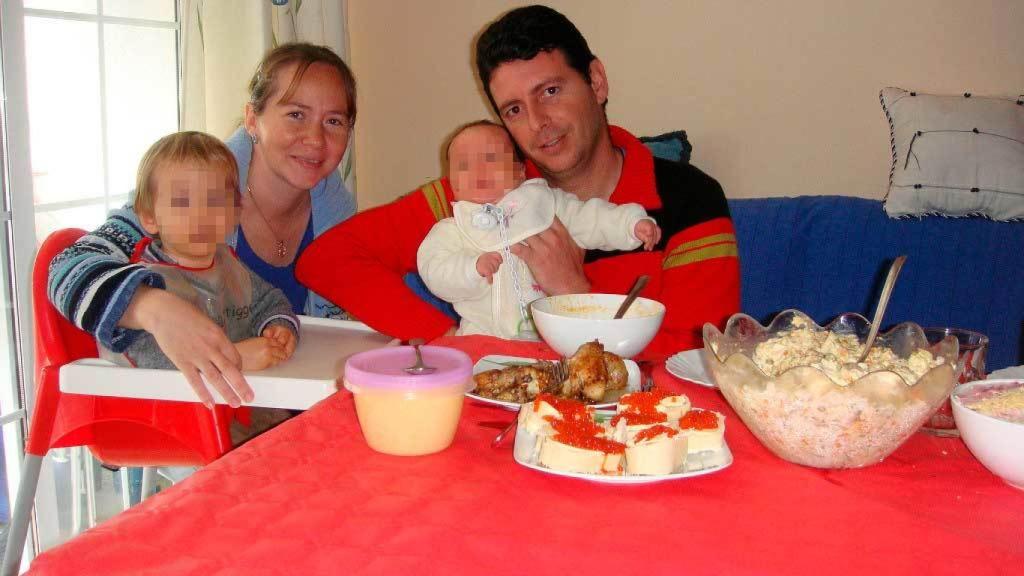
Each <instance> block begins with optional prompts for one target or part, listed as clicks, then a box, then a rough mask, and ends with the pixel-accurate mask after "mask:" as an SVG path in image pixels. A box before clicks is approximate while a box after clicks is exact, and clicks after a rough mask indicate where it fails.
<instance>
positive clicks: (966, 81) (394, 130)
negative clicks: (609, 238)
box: [349, 0, 1024, 208]
mask: <svg viewBox="0 0 1024 576" xmlns="http://www.w3.org/2000/svg"><path fill="white" fill-rule="evenodd" d="M547 3H548V4H549V5H550V6H552V7H554V8H555V9H557V10H559V11H561V12H563V13H564V14H566V15H567V16H568V17H569V18H570V19H571V20H572V21H573V22H574V23H575V24H576V25H577V27H579V29H580V30H581V31H582V32H583V34H584V36H585V37H586V38H587V40H588V42H589V43H590V45H591V49H592V50H593V51H594V52H595V53H596V54H597V55H598V57H600V58H601V59H602V60H603V61H604V63H605V66H606V68H607V70H608V73H609V77H610V83H611V95H610V104H609V107H608V113H609V118H610V119H611V121H612V122H613V123H616V124H619V125H622V126H624V127H626V128H628V129H630V130H632V131H633V132H635V133H637V134H654V133H659V132H664V131H668V130H673V129H680V128H681V129H685V130H686V131H687V132H688V133H689V135H690V140H691V142H692V143H693V145H694V156H693V162H694V164H696V165H697V166H699V167H701V168H702V169H704V170H705V171H707V172H708V173H710V174H712V175H713V176H715V177H716V178H718V179H719V181H721V182H722V185H723V186H724V187H725V190H726V194H727V195H728V196H730V197H757V196H787V195H803V194H843V195H854V196H865V197H877V198H880V197H882V195H883V194H884V192H885V186H886V183H887V178H888V172H889V157H890V156H889V136H888V126H887V124H886V122H885V119H884V116H883V114H882V111H881V107H880V106H879V103H878V90H879V89H880V88H882V87H883V86H901V87H904V88H907V89H914V90H919V91H924V92H948V93H961V92H964V91H971V92H973V93H975V94H997V95H1017V94H1020V93H1022V92H1024V46H1022V42H1021V38H1024V2H1022V1H1021V0H978V1H968V0H859V1H858V0H771V1H757V0H718V1H713V0H692V1H688V2H683V1H669V0H664V1H657V0H646V1H643V0H642V1H633V2H621V1H616V0H561V1H559V0H553V1H549V2H547ZM522 4H523V2H511V1H504V0H495V1H490V2H479V1H471V0H443V1H437V2H425V1H424V2H421V1H416V0H351V4H350V6H349V30H350V34H351V63H352V67H353V69H354V71H355V74H356V76H357V79H358V81H359V120H358V126H357V129H356V145H357V163H356V170H357V175H358V179H359V201H360V206H361V207H363V208H365V207H368V206H370V205H375V204H379V203H382V202H386V201H389V200H391V199H393V198H395V197H397V196H398V195H400V194H403V193H405V192H407V191H409V190H411V189H413V188H415V187H417V186H418V185H420V184H421V183H423V182H425V181H427V180H430V179H432V178H435V177H436V176H438V175H439V172H440V163H439V151H438V148H439V145H440V142H441V140H442V139H443V138H444V136H445V135H446V134H447V133H448V132H449V131H450V130H451V129H452V128H454V127H455V126H456V125H458V124H460V123H462V122H464V121H467V120H472V119H475V118H480V117H484V116H486V115H488V114H489V110H488V109H487V106H486V103H485V100H484V98H483V96H482V95H481V94H480V92H479V91H478V88H477V85H476V81H475V77H474V73H473V68H472V64H471V50H472V45H473V40H474V38H475V36H476V35H477V34H479V32H480V31H481V30H482V29H483V28H484V27H485V26H486V25H487V23H489V22H490V21H492V20H493V19H495V18H496V17H497V16H498V15H500V14H501V13H503V12H504V11H506V10H508V9H509V8H512V7H514V6H518V5H522Z"/></svg>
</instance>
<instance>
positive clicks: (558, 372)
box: [491, 356, 569, 448]
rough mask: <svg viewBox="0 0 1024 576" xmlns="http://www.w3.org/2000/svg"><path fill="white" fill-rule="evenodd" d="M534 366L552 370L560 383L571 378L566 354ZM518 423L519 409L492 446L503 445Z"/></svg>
mask: <svg viewBox="0 0 1024 576" xmlns="http://www.w3.org/2000/svg"><path fill="white" fill-rule="evenodd" d="M534 366H537V367H538V368H541V369H545V370H549V371H550V372H551V375H552V376H554V377H555V379H556V380H557V381H558V382H559V384H561V383H562V382H565V381H566V380H568V379H569V361H568V360H566V358H565V357H564V356H563V357H562V358H559V359H558V360H541V361H540V362H537V363H536V364H534ZM521 409H522V407H520V410H521ZM518 425H519V410H517V411H516V417H515V418H513V419H512V421H511V422H509V424H508V426H506V427H505V429H504V430H502V431H501V432H498V435H497V436H495V437H494V440H491V448H497V447H498V446H501V444H502V443H503V442H504V441H505V438H507V437H508V435H509V434H510V433H511V432H512V431H513V430H515V429H516V426H518Z"/></svg>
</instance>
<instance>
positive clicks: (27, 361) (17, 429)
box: [0, 0, 187, 567]
mask: <svg viewBox="0 0 1024 576" xmlns="http://www.w3.org/2000/svg"><path fill="white" fill-rule="evenodd" d="M183 4H187V2H181V1H180V0H175V1H174V5H175V6H174V21H173V22H169V21H160V20H149V19H142V18H126V17H120V16H108V15H104V13H103V0H96V13H95V14H81V13H72V12H61V11H56V10H47V9H38V8H26V7H25V6H24V3H23V0H3V2H2V3H0V92H2V95H3V98H0V139H2V142H0V144H2V146H0V234H2V235H3V237H2V238H0V250H4V253H2V254H0V282H3V283H4V287H5V288H6V290H7V295H8V296H9V298H10V300H11V302H12V304H13V307H12V309H10V310H3V311H2V312H0V322H2V323H4V326H0V337H2V338H4V339H5V342H4V343H5V345H6V344H8V343H10V344H13V350H11V351H10V352H9V353H10V354H11V356H12V358H11V360H12V362H11V364H12V369H11V381H10V382H9V383H8V382H7V376H6V374H3V373H0V402H2V405H0V426H2V427H3V442H4V461H3V462H0V465H3V466H5V468H6V472H7V492H8V501H9V502H10V503H11V508H12V509H13V506H14V502H15V499H16V495H17V492H18V487H19V484H20V479H21V478H20V477H21V458H22V456H23V455H24V450H25V443H24V439H25V436H26V432H27V429H28V423H29V421H30V420H29V416H30V414H31V410H32V409H33V408H34V402H35V382H34V375H33V372H34V370H33V368H32V367H33V366H34V365H35V364H34V350H33V333H32V321H31V318H32V304H31V298H32V288H31V286H32V263H33V261H34V257H35V253H36V249H37V246H38V241H39V240H41V239H38V238H36V232H35V219H36V214H39V213H46V212H52V211H56V210H61V209H65V208H69V207H77V206H95V205H97V204H99V203H101V202H102V203H103V207H104V212H109V211H110V209H112V208H114V207H115V203H117V204H116V205H118V206H119V205H120V204H121V203H124V202H125V201H126V200H127V198H128V195H127V193H126V192H127V191H124V190H120V191H112V190H111V189H110V166H109V165H108V162H107V159H108V155H109V151H108V150H109V142H108V138H107V119H108V102H107V95H106V87H105V84H106V77H105V74H106V73H105V69H106V58H105V51H104V26H105V25H108V24H113V25H129V26H138V27H145V28H157V29H171V30H174V36H175V43H174V51H175V65H176V70H175V78H176V87H177V99H176V100H177V126H178V127H179V129H180V126H181V121H182V52H181V46H182V25H181V22H182V17H183V14H182V8H183ZM27 17H43V18H53V19H61V20H71V21H85V22H92V23H95V24H96V25H97V43H98V48H99V50H98V54H97V57H98V59H99V91H100V95H99V96H100V98H99V100H100V120H101V122H100V131H101V136H100V137H101V143H102V151H101V157H102V174H103V190H104V194H103V196H101V197H92V198H81V199H75V200H71V201H58V202H47V203H42V204H39V205H36V204H35V201H34V193H33V192H34V191H33V178H32V169H31V166H32V164H31V148H30V144H29V143H30V131H29V125H28V102H27V98H28V83H27V62H26V61H25V54H26V47H25V19H26V18H27ZM2 366H3V364H2V363H0V367H2ZM45 468H46V467H45V466H44V472H43V474H44V476H45V474H46V470H45ZM47 487H50V488H52V487H53V484H52V482H47V481H46V479H45V478H44V477H41V478H40V483H39V487H38V489H37V494H36V506H35V508H34V516H33V522H32V531H31V533H30V536H31V542H32V545H31V546H29V550H28V551H27V553H26V554H25V555H24V557H23V558H22V566H23V567H24V566H27V564H28V562H30V561H31V560H32V558H34V557H35V555H36V554H38V552H39V546H40V542H41V541H47V540H49V538H47V537H43V538H42V539H41V538H40V529H41V527H40V524H39V522H38V520H39V518H40V516H49V515H50V514H51V513H53V512H55V511H56V502H55V501H54V500H55V494H47V493H46V492H45V489H46V488H47ZM56 523H57V519H56V515H53V517H52V521H51V522H50V524H53V525H56ZM46 530H47V531H48V532H49V531H52V530H55V528H54V527H51V528H47V529H46Z"/></svg>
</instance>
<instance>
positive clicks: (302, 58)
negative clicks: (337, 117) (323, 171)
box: [249, 42, 356, 124]
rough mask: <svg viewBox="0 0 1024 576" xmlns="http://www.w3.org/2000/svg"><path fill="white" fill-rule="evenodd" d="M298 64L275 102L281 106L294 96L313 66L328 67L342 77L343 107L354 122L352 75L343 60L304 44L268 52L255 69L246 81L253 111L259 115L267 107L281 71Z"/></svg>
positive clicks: (294, 44)
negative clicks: (289, 81)
mask: <svg viewBox="0 0 1024 576" xmlns="http://www.w3.org/2000/svg"><path fill="white" fill-rule="evenodd" d="M296 63H297V64H298V66H297V67H296V68H295V74H294V75H293V76H292V79H291V83H290V84H288V86H287V87H286V88H285V89H284V91H283V92H282V93H281V97H280V98H279V99H278V101H281V102H284V101H287V100H288V99H289V98H291V97H292V95H293V94H295V91H296V90H297V89H298V88H299V83H300V82H301V81H302V75H303V74H305V73H306V70H308V69H309V67H310V66H312V65H313V64H317V63H321V64H326V65H328V66H330V67H331V68H334V69H335V70H337V71H338V74H339V75H340V76H341V83H342V85H343V86H344V87H345V105H346V107H347V108H348V120H349V123H351V124H355V121H356V78H355V76H353V75H352V70H350V69H349V67H348V65H347V64H345V61H344V60H342V59H341V58H340V57H339V56H338V55H337V54H335V53H334V51H333V50H331V49H330V48H328V47H326V46H317V45H315V44H307V43H305V42H291V43H288V44H282V45H280V46H278V47H277V48H274V49H273V50H271V51H270V52H267V54H266V56H264V57H263V60H262V61H261V62H260V65H259V66H258V67H257V68H256V73H255V74H253V76H252V80H250V81H249V104H251V105H252V108H253V110H254V111H255V112H256V113H257V114H260V113H262V112H263V110H264V108H266V107H267V102H268V101H269V99H270V94H271V92H273V91H274V81H275V80H276V76H277V74H278V73H279V72H280V71H281V69H282V68H284V67H285V66H288V65H289V64H296Z"/></svg>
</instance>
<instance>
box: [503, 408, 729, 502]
mask: <svg viewBox="0 0 1024 576" xmlns="http://www.w3.org/2000/svg"><path fill="white" fill-rule="evenodd" d="M514 456H515V460H516V462H518V463H519V464H521V465H523V466H526V467H527V468H532V469H534V470H538V471H540V472H544V473H547V474H553V475H557V476H567V477H572V478H580V479H583V480H589V481H592V482H599V483H606V484H649V483H652V482H663V481H666V480H678V479H682V478H690V477H694V476H701V475H704V474H710V473H713V472H718V471H720V470H723V469H725V468H727V467H729V465H731V464H732V460H733V458H732V452H730V450H729V446H728V445H727V444H726V443H725V416H723V415H722V414H720V413H718V412H714V411H712V410H701V409H697V408H693V407H692V406H691V405H690V400H689V399H688V398H687V397H686V396H685V395H682V394H672V393H668V392H663V391H647V392H635V393H630V394H625V395H623V396H622V397H621V398H620V399H619V401H618V402H617V403H616V404H615V407H614V409H612V410H597V409H594V408H593V407H592V406H587V405H585V404H583V403H582V402H579V401H577V400H567V399H564V398H559V397H556V396H552V395H550V394H540V395H538V396H537V398H535V399H534V401H533V402H530V403H529V404H524V405H523V407H522V410H520V411H519V416H518V423H517V428H516V442H515V449H514Z"/></svg>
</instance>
